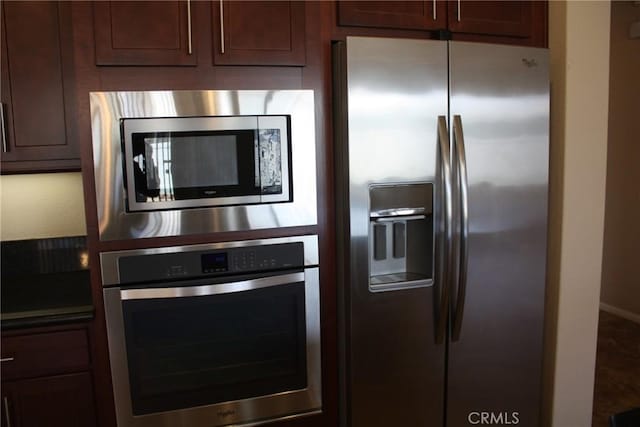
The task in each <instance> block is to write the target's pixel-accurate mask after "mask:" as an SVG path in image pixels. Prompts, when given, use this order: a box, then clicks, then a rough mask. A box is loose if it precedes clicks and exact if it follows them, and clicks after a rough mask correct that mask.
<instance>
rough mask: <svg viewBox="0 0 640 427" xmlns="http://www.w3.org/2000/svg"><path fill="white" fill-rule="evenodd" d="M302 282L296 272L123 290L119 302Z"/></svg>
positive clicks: (236, 290)
mask: <svg viewBox="0 0 640 427" xmlns="http://www.w3.org/2000/svg"><path fill="white" fill-rule="evenodd" d="M299 282H304V273H303V272H296V273H289V274H281V275H278V276H269V277H260V278H257V279H249V280H242V281H238V282H226V283H218V284H215V285H202V286H185V287H176V288H146V289H123V290H121V291H120V299H121V300H144V299H152V298H185V297H204V296H209V295H222V294H229V293H233V292H242V291H251V290H255V289H260V288H268V287H271V286H279V285H287V284H290V283H299Z"/></svg>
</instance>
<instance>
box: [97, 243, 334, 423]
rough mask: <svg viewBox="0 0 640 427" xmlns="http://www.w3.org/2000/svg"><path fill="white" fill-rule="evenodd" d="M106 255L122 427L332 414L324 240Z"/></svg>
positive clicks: (111, 341) (106, 289)
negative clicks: (324, 370)
mask: <svg viewBox="0 0 640 427" xmlns="http://www.w3.org/2000/svg"><path fill="white" fill-rule="evenodd" d="M100 259H101V263H102V267H101V268H102V279H103V284H104V303H105V313H106V320H107V336H108V343H109V355H110V361H111V371H112V379H113V391H114V397H115V405H116V417H117V420H118V426H119V427H152V426H153V427H158V426H172V427H213V426H222V425H230V424H233V425H235V424H250V425H255V424H260V423H261V422H266V421H272V420H274V419H282V418H289V417H296V416H303V415H309V414H314V413H318V412H320V411H321V407H322V404H321V368H320V314H319V290H318V267H317V265H318V246H317V236H299V237H286V238H274V239H264V240H253V241H240V242H226V243H216V244H203V245H192V246H177V247H170V248H155V249H138V250H128V251H118V252H105V253H102V254H101V255H100Z"/></svg>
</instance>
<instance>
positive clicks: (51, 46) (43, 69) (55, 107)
mask: <svg viewBox="0 0 640 427" xmlns="http://www.w3.org/2000/svg"><path fill="white" fill-rule="evenodd" d="M1 7H2V34H1V36H0V38H1V39H2V44H1V46H2V61H1V62H2V63H1V65H0V68H1V71H2V88H1V90H0V92H1V93H0V95H1V97H2V113H3V117H2V151H3V153H2V172H3V173H4V172H36V171H54V170H73V169H79V168H80V161H79V153H78V148H77V145H76V138H74V135H75V134H74V132H68V130H70V129H73V120H74V114H73V112H74V106H75V104H74V102H73V98H74V97H73V78H74V76H73V74H74V73H73V55H72V51H71V50H72V49H71V34H70V28H71V22H70V12H69V4H68V3H66V2H48V1H43V2H31V1H28V2H2V5H1Z"/></svg>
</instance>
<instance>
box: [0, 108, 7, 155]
mask: <svg viewBox="0 0 640 427" xmlns="http://www.w3.org/2000/svg"><path fill="white" fill-rule="evenodd" d="M0 116H1V118H0V128H1V129H0V132H2V152H3V153H6V152H7V151H9V150H7V128H6V126H5V122H4V102H0Z"/></svg>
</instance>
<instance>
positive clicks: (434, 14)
mask: <svg viewBox="0 0 640 427" xmlns="http://www.w3.org/2000/svg"><path fill="white" fill-rule="evenodd" d="M433 20H434V21H437V20H438V15H437V12H436V0H433Z"/></svg>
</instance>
